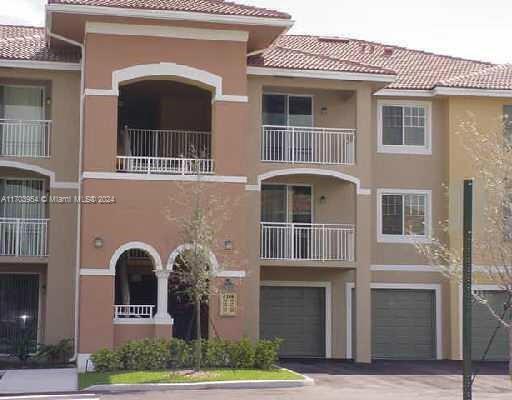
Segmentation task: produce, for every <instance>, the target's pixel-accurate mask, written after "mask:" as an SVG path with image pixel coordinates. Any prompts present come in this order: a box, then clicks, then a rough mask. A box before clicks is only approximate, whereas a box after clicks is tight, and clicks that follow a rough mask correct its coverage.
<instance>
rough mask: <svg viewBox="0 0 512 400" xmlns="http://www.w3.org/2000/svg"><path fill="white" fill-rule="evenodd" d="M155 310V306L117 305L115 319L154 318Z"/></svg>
mask: <svg viewBox="0 0 512 400" xmlns="http://www.w3.org/2000/svg"><path fill="white" fill-rule="evenodd" d="M154 308H155V306H154V305H132V304H128V305H125V304H122V305H115V306H114V318H115V319H124V318H153V310H154Z"/></svg>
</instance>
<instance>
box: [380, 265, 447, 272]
mask: <svg viewBox="0 0 512 400" xmlns="http://www.w3.org/2000/svg"><path fill="white" fill-rule="evenodd" d="M370 271H374V272H377V271H384V272H441V269H440V267H435V266H432V265H393V264H391V265H371V266H370Z"/></svg>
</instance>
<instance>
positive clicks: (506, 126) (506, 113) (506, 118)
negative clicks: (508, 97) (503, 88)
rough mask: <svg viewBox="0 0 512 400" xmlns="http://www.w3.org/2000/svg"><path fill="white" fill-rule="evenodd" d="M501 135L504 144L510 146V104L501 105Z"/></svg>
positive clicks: (511, 115) (511, 134) (511, 129)
mask: <svg viewBox="0 0 512 400" xmlns="http://www.w3.org/2000/svg"><path fill="white" fill-rule="evenodd" d="M503 136H504V139H505V144H506V145H508V146H512V105H505V106H503Z"/></svg>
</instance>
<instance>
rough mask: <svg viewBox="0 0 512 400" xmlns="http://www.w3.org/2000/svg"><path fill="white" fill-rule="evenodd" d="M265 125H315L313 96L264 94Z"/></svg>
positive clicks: (263, 118)
mask: <svg viewBox="0 0 512 400" xmlns="http://www.w3.org/2000/svg"><path fill="white" fill-rule="evenodd" d="M262 121H263V125H277V126H305V127H311V126H313V98H312V97H311V96H289V95H286V94H264V95H263V115H262Z"/></svg>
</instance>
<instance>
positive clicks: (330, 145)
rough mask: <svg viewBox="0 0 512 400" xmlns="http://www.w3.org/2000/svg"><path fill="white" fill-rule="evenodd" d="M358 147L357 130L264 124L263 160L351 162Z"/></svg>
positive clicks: (324, 162) (327, 162)
mask: <svg viewBox="0 0 512 400" xmlns="http://www.w3.org/2000/svg"><path fill="white" fill-rule="evenodd" d="M355 148H356V130H355V129H334V128H312V127H298V126H277V125H264V126H263V127H262V137H261V161H271V162H287V163H311V164H344V165H352V164H354V163H355Z"/></svg>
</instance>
